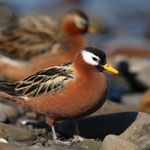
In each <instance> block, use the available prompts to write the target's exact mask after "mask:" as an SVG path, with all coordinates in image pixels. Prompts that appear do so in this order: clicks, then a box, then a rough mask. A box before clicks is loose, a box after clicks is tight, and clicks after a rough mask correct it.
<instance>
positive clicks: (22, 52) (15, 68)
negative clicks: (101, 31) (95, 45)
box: [0, 9, 96, 80]
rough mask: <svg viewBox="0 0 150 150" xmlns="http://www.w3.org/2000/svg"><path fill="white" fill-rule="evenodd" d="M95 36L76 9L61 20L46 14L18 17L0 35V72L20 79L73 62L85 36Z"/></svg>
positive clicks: (85, 17) (82, 14)
mask: <svg viewBox="0 0 150 150" xmlns="http://www.w3.org/2000/svg"><path fill="white" fill-rule="evenodd" d="M86 32H90V33H96V29H95V28H92V27H89V20H88V17H87V15H86V14H85V13H84V12H82V11H81V10H78V9H73V10H71V11H69V12H67V13H66V14H65V15H64V16H63V17H62V18H61V19H60V21H55V20H54V19H52V18H50V17H49V16H46V15H39V16H27V17H23V18H20V19H19V20H18V22H17V23H16V24H15V25H12V26H10V27H8V28H6V29H4V30H3V31H2V33H1V34H0V72H1V73H2V74H3V75H4V76H5V77H7V78H9V79H11V80H21V79H23V78H25V77H26V76H29V75H31V74H33V73H35V72H37V71H40V70H42V69H45V68H47V67H51V66H56V65H60V64H63V63H65V62H68V61H72V59H73V57H74V55H75V54H76V53H77V52H79V51H80V50H81V49H82V48H84V47H85V46H86V44H87V43H86V40H85V38H84V34H85V33H86Z"/></svg>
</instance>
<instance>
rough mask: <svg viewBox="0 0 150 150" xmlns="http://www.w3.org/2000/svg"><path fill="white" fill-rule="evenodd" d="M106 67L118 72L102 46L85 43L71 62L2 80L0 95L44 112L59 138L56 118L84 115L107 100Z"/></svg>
mask: <svg viewBox="0 0 150 150" xmlns="http://www.w3.org/2000/svg"><path fill="white" fill-rule="evenodd" d="M104 70H108V71H111V72H113V73H114V74H119V72H118V71H117V70H116V69H114V68H113V67H111V66H110V65H108V64H107V62H106V54H105V53H104V52H103V51H102V50H100V49H98V48H94V47H85V48H83V49H82V50H81V51H80V52H78V53H77V54H76V55H75V57H74V59H73V61H72V62H68V63H64V64H61V65H58V66H53V67H49V68H46V69H44V70H42V71H39V72H37V73H35V74H32V75H30V76H28V77H26V78H25V79H23V80H21V81H17V82H6V81H0V97H2V98H5V99H10V100H14V101H16V102H18V103H20V104H22V105H23V106H25V107H27V108H29V109H31V110H33V111H35V112H37V113H39V114H42V115H44V116H45V117H46V122H47V124H48V125H50V126H51V129H52V137H53V140H57V137H56V133H55V128H54V123H55V122H57V121H64V120H76V119H79V118H82V117H85V116H87V115H90V114H92V113H94V112H95V111H96V110H98V109H99V108H100V107H101V106H102V105H103V104H104V102H105V99H106V96H107V89H108V85H107V79H106V76H105V73H104Z"/></svg>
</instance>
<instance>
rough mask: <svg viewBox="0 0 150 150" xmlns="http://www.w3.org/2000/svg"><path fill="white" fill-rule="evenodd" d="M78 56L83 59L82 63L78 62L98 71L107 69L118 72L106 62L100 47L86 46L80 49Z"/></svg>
mask: <svg viewBox="0 0 150 150" xmlns="http://www.w3.org/2000/svg"><path fill="white" fill-rule="evenodd" d="M78 56H79V57H81V58H82V60H83V61H82V63H81V62H80V64H86V65H87V66H90V67H91V68H94V69H95V70H97V71H99V72H103V71H104V70H108V71H110V72H112V73H114V74H119V71H117V70H116V69H114V68H113V67H111V66H110V65H108V64H107V61H106V54H105V53H104V52H103V51H102V50H100V49H97V48H93V47H86V48H84V49H83V50H81V52H80V53H79V55H78ZM78 61H79V60H78Z"/></svg>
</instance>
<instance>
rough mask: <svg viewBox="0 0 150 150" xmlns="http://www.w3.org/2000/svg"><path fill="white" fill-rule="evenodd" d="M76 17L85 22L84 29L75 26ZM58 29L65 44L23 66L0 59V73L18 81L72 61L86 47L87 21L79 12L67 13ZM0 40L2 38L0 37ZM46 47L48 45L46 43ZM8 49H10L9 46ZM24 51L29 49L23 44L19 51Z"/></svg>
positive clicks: (37, 56)
mask: <svg viewBox="0 0 150 150" xmlns="http://www.w3.org/2000/svg"><path fill="white" fill-rule="evenodd" d="M77 16H78V17H80V18H82V17H83V18H84V19H85V20H87V25H86V26H85V27H83V28H82V27H78V26H77V25H76V23H75V20H76V19H75V17H77ZM31 28H32V27H31ZM60 28H61V29H60V30H61V31H62V33H64V39H62V38H63V37H62V38H61V40H64V41H67V42H65V43H63V42H62V43H63V44H62V45H61V44H60V45H61V46H58V47H57V46H56V48H54V50H52V51H51V50H49V51H46V52H45V53H41V54H40V55H35V56H34V57H32V58H31V59H30V60H28V61H26V62H27V63H26V64H23V65H21V64H18V62H17V63H16V64H14V63H12V62H9V61H5V62H3V61H2V60H1V59H0V71H1V72H2V73H3V74H4V75H5V76H6V77H8V78H10V79H13V80H20V79H23V78H25V77H26V76H29V75H31V74H33V73H35V72H38V71H40V70H42V69H45V68H47V67H51V66H56V65H60V64H63V63H65V62H69V61H72V59H73V57H74V56H75V54H76V53H77V52H78V51H79V50H81V49H82V48H84V47H85V45H86V41H85V38H84V33H85V32H86V31H87V30H88V19H87V17H86V16H85V15H84V14H83V13H81V12H80V11H72V12H71V13H68V14H67V15H65V17H64V18H62V20H61V23H60ZM27 29H28V28H27ZM10 30H11V29H10ZM44 30H46V29H44ZM23 31H24V30H23ZM23 31H22V30H21V31H20V32H21V35H19V37H21V36H23V37H24V35H23V33H22V32H23ZM34 32H35V31H34ZM8 33H9V32H8ZM43 33H44V32H43ZM15 34H17V33H15ZM25 34H27V33H25ZM14 36H16V35H14ZM29 36H31V35H29ZM39 36H40V35H39ZM53 36H55V35H53ZM1 38H3V37H1ZM56 38H57V37H56ZM54 39H55V38H54ZM65 39H66V40H65ZM32 40H33V42H34V37H33V38H32ZM35 41H36V40H35ZM47 41H48V40H47ZM4 42H6V45H8V43H7V40H6V41H5V40H4ZM15 42H17V44H18V43H19V41H17V40H16V41H15ZM48 42H53V40H52V41H51V40H49V41H48ZM58 43H59V41H58ZM60 43H61V42H60ZM41 44H42V43H41ZM9 45H10V44H9ZM18 45H19V44H18ZM47 45H48V43H47ZM12 46H13V47H15V44H13V43H12ZM19 46H20V45H19ZM34 46H35V47H36V45H33V47H32V49H36V48H34ZM9 47H10V48H11V46H9ZM9 47H8V48H9ZM1 48H3V47H2V46H1ZM15 48H17V49H19V47H15ZM38 48H39V47H37V49H38ZM26 49H30V46H28V45H25V44H24V49H19V50H20V51H22V53H23V54H24V52H23V51H24V50H26ZM34 51H35V50H34Z"/></svg>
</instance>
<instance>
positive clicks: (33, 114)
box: [26, 111, 37, 119]
mask: <svg viewBox="0 0 150 150" xmlns="http://www.w3.org/2000/svg"><path fill="white" fill-rule="evenodd" d="M26 117H27V118H29V119H36V118H37V114H36V113H35V112H33V111H30V112H26Z"/></svg>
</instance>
